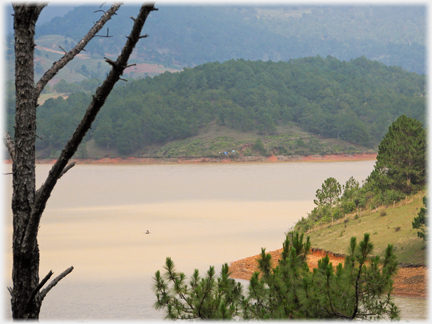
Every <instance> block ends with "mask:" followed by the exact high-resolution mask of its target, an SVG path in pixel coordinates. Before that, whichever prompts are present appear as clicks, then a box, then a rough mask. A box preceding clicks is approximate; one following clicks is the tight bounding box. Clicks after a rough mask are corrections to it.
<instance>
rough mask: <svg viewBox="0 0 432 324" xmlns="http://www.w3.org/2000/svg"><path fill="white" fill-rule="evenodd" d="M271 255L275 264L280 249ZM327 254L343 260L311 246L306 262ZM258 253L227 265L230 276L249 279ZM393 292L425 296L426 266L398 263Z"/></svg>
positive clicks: (335, 260) (311, 263)
mask: <svg viewBox="0 0 432 324" xmlns="http://www.w3.org/2000/svg"><path fill="white" fill-rule="evenodd" d="M268 253H270V255H271V256H272V263H273V264H277V260H279V259H280V257H281V254H282V249H279V250H276V251H271V252H268ZM326 254H328V256H329V258H330V262H332V263H333V265H334V266H336V265H337V264H339V263H340V262H343V261H344V260H345V257H344V255H342V254H334V253H332V252H329V251H325V250H321V249H315V248H312V249H311V252H310V254H309V255H308V256H307V263H308V265H309V268H311V269H312V268H317V267H318V260H320V259H321V258H322V257H324V256H325V255H326ZM259 257H260V255H259V254H258V255H254V256H251V257H248V258H245V259H241V260H238V261H235V262H232V263H231V264H230V266H229V271H230V272H231V275H230V277H232V278H236V279H244V280H249V279H250V278H251V277H252V274H253V272H254V271H256V270H257V269H258V261H257V260H258V258H259ZM393 280H394V284H393V294H392V295H394V296H399V297H417V298H426V297H427V288H426V283H427V268H426V267H425V266H423V265H421V266H407V265H400V266H399V269H398V272H397V274H396V275H395V277H394V278H393Z"/></svg>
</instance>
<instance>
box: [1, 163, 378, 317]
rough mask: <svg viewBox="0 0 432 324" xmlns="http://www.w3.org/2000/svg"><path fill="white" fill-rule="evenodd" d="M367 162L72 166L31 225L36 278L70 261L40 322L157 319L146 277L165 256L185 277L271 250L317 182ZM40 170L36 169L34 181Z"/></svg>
mask: <svg viewBox="0 0 432 324" xmlns="http://www.w3.org/2000/svg"><path fill="white" fill-rule="evenodd" d="M373 164H374V162H373V161H366V162H337V163H334V162H333V163H277V164H266V163H261V164H259V163H257V164H252V163H251V164H228V165H221V164H205V165H202V164H201V165H141V166H139V165H136V166H121V165H115V166H97V165H78V166H76V167H74V168H73V169H72V170H70V171H69V172H68V173H67V174H66V175H65V176H64V177H63V178H62V179H61V180H60V181H59V183H58V185H57V187H56V189H55V190H54V192H53V194H52V197H51V199H50V200H49V202H48V206H47V210H46V211H45V213H44V216H43V219H42V223H41V228H40V231H39V233H40V234H39V238H40V242H39V243H40V244H39V245H40V250H41V276H43V275H44V274H45V273H47V272H48V271H49V270H50V269H52V270H53V271H54V273H55V274H59V273H60V272H62V271H63V270H64V269H66V268H68V267H69V266H71V265H73V266H74V267H75V269H74V271H73V272H72V273H71V274H70V275H69V276H68V277H66V278H65V279H64V280H63V281H62V282H61V283H60V284H59V285H58V286H57V287H55V288H54V289H53V290H52V291H51V292H50V293H49V294H48V295H47V297H46V298H45V301H44V303H43V307H42V312H41V319H162V318H163V313H161V312H157V311H155V310H154V309H153V308H152V304H153V303H154V297H153V293H152V291H151V277H152V275H153V274H154V272H155V271H156V270H158V269H162V267H163V264H164V262H165V258H166V257H167V256H170V257H172V258H173V260H174V262H175V263H176V265H177V268H178V269H179V270H180V271H183V272H185V273H186V274H191V273H192V271H193V269H195V268H198V269H199V270H200V271H201V272H204V271H206V270H207V269H208V266H209V265H215V266H216V269H220V266H221V265H222V263H224V262H231V261H235V260H238V259H241V258H244V257H246V256H250V255H255V254H258V253H259V252H260V249H261V247H266V248H267V250H268V251H270V250H274V249H278V248H280V247H281V244H282V241H283V239H284V232H286V231H287V230H288V229H289V228H290V227H291V226H292V225H293V224H294V223H295V221H297V220H298V219H299V218H301V217H302V216H306V214H307V212H309V211H310V210H311V209H312V208H313V202H312V201H313V199H314V196H315V191H316V189H317V188H319V187H320V186H321V184H322V182H323V181H324V180H325V179H326V178H328V177H330V176H333V177H335V178H336V179H337V180H338V181H339V182H341V183H344V182H345V181H346V180H348V178H349V177H350V176H354V177H355V178H356V179H357V180H359V181H361V180H363V179H365V178H366V176H368V175H369V174H370V172H371V170H372V169H373ZM49 168H50V166H49V165H38V166H37V175H38V182H39V183H42V181H43V179H44V177H45V176H46V175H47V173H48V171H49ZM6 172H7V171H6ZM7 185H8V187H9V188H8V190H7V192H6V194H7V201H10V195H11V193H10V186H11V180H9V182H8V183H7ZM6 216H7V217H6V218H7V223H6V226H5V231H6V239H7V241H6V242H7V246H6V249H7V250H6V252H5V266H6V269H7V270H6V271H5V274H6V275H8V276H7V278H6V281H7V282H6V284H7V285H10V284H11V283H10V278H9V274H10V269H11V258H12V257H11V254H10V242H11V232H12V230H11V214H10V211H9V210H8V211H7V212H6ZM146 229H149V230H150V232H151V234H149V235H146V234H145V231H146ZM6 299H8V298H6ZM6 302H7V300H6V301H5V303H6ZM6 310H7V316H10V310H9V306H7V309H6Z"/></svg>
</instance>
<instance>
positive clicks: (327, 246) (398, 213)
mask: <svg viewBox="0 0 432 324" xmlns="http://www.w3.org/2000/svg"><path fill="white" fill-rule="evenodd" d="M424 195H425V192H424V191H422V192H419V193H417V194H415V195H413V196H410V197H408V198H407V199H406V200H405V199H403V200H401V201H400V202H398V203H396V204H395V207H393V205H390V206H387V207H386V206H382V207H379V208H378V210H377V209H373V210H366V211H363V212H361V213H360V215H358V214H357V213H353V214H350V215H347V216H346V217H345V218H342V219H339V220H338V221H337V222H334V223H333V224H331V223H330V224H326V225H321V226H319V227H316V228H314V229H311V230H309V231H308V232H307V235H308V236H310V238H311V242H312V247H318V248H321V249H324V250H327V251H332V252H335V253H343V254H346V253H347V251H346V248H347V246H349V241H350V239H351V237H357V238H361V237H363V234H364V233H369V234H370V235H371V238H372V241H373V243H374V253H375V254H376V255H381V254H382V252H383V251H384V249H385V248H386V247H387V245H388V244H393V245H394V247H395V250H396V251H395V254H396V255H397V257H398V261H399V262H400V263H417V264H426V263H427V250H426V245H425V243H424V242H423V240H422V239H421V238H419V237H418V236H417V230H416V229H413V228H412V222H413V220H414V217H416V216H417V214H418V212H419V211H420V208H421V207H423V196H424ZM356 215H358V216H356Z"/></svg>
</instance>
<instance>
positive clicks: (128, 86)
mask: <svg viewBox="0 0 432 324" xmlns="http://www.w3.org/2000/svg"><path fill="white" fill-rule="evenodd" d="M123 84H124V85H122V86H120V87H117V88H115V89H114V91H113V93H112V94H111V96H110V97H109V98H108V100H107V102H106V104H105V106H104V108H103V109H102V111H101V113H100V115H99V116H98V117H97V119H96V121H95V123H94V126H92V130H91V132H90V133H89V134H88V136H87V140H88V139H91V138H94V139H95V141H96V143H98V145H100V146H101V147H107V148H109V147H116V148H117V149H118V150H119V152H120V153H121V154H123V155H128V154H131V153H134V152H137V151H139V150H142V149H145V148H146V147H148V146H149V145H152V144H156V143H164V142H169V141H173V140H176V139H184V138H188V137H191V136H193V135H196V134H198V132H199V130H200V129H202V128H203V127H204V126H206V125H208V124H209V123H214V122H216V123H217V124H219V125H225V126H226V127H228V128H232V129H236V130H238V131H241V132H254V133H259V134H276V126H277V125H292V126H294V125H298V126H300V127H301V128H302V129H303V130H304V131H307V132H311V133H314V134H320V135H321V136H324V137H333V138H340V139H343V140H346V141H349V142H351V143H355V144H360V145H363V146H367V147H376V146H377V144H378V143H379V142H380V140H381V139H382V137H383V135H384V134H385V133H386V132H387V129H388V126H389V125H390V124H391V123H392V122H393V121H394V120H396V119H397V118H398V117H399V116H400V115H402V114H405V115H407V116H409V117H412V118H415V119H417V120H419V121H421V122H422V123H423V124H424V123H425V109H426V108H425V104H426V103H425V77H424V76H419V75H418V74H416V73H409V72H406V71H404V70H402V69H401V68H398V67H387V66H385V65H384V64H382V63H379V62H376V61H370V60H368V59H366V58H364V57H360V58H357V59H354V60H351V61H349V62H346V61H340V60H337V59H335V58H332V57H327V58H325V59H323V58H321V57H309V58H303V59H295V60H290V61H289V62H277V63H275V62H271V61H267V62H262V61H258V62H253V61H245V60H237V61H235V60H231V61H227V62H224V63H207V64H204V65H201V66H197V67H195V68H192V69H186V70H185V71H183V72H180V73H168V72H166V73H164V74H161V75H159V76H156V77H153V78H150V77H147V78H145V79H141V80H135V81H130V82H127V83H123ZM89 101H90V94H84V93H75V94H72V95H70V96H69V97H68V98H67V99H66V100H64V99H62V98H58V99H49V100H47V101H46V102H45V103H44V104H43V105H41V106H40V107H39V108H38V111H37V113H38V136H39V137H40V138H41V139H43V140H39V141H38V142H37V145H38V148H39V149H43V148H48V147H50V148H57V149H58V148H60V146H61V144H62V143H64V142H65V141H66V139H67V138H68V137H69V136H70V134H71V133H72V132H73V131H74V129H75V127H76V125H77V121H78V119H79V118H81V117H80V116H81V115H82V114H83V112H84V109H85V107H86V106H87V104H88V102H89ZM10 112H12V110H11V111H10ZM9 130H10V131H13V130H12V127H11V126H9ZM216 153H217V152H216Z"/></svg>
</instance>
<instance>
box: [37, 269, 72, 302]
mask: <svg viewBox="0 0 432 324" xmlns="http://www.w3.org/2000/svg"><path fill="white" fill-rule="evenodd" d="M73 269H74V267H70V268H67V269H66V270H65V271H63V272H62V273H60V274H59V275H58V276H57V277H56V278H55V279H54V280H53V281H51V282H50V284H49V285H48V286H47V287H46V288H45V289H44V290H42V291H41V292H40V294H39V298H40V301H42V300H43V299H44V298H45V296H46V295H47V294H48V292H49V291H50V290H51V289H52V288H53V287H54V286H55V285H57V284H58V283H59V281H60V280H62V279H63V278H64V277H66V276H67V275H68V274H69V273H71V272H72V270H73ZM51 275H52V272H51ZM47 280H48V279H47Z"/></svg>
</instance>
